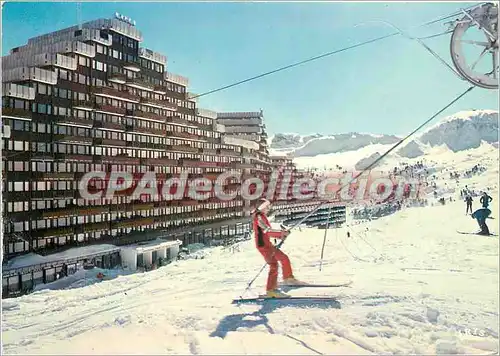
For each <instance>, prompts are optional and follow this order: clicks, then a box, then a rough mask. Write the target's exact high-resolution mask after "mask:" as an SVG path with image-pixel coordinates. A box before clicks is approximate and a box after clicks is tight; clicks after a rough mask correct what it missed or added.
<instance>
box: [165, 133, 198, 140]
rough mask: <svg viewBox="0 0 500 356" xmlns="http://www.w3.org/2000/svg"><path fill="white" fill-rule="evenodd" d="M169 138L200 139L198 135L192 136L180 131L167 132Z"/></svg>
mask: <svg viewBox="0 0 500 356" xmlns="http://www.w3.org/2000/svg"><path fill="white" fill-rule="evenodd" d="M167 136H171V137H179V138H187V139H189V140H199V139H200V137H199V136H198V135H195V134H191V133H189V132H180V131H167Z"/></svg>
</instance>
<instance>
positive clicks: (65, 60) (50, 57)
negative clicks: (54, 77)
mask: <svg viewBox="0 0 500 356" xmlns="http://www.w3.org/2000/svg"><path fill="white" fill-rule="evenodd" d="M33 61H34V63H33V64H34V65H35V66H40V67H58V68H63V69H67V70H76V68H77V62H76V58H73V57H69V56H65V55H62V54H60V53H42V54H38V55H36V56H34V57H33Z"/></svg>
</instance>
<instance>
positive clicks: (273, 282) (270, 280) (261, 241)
mask: <svg viewBox="0 0 500 356" xmlns="http://www.w3.org/2000/svg"><path fill="white" fill-rule="evenodd" d="M270 207H271V203H270V202H269V201H268V200H267V199H261V200H260V205H259V206H258V207H257V208H256V209H255V210H254V211H253V231H254V233H255V245H256V247H257V250H259V252H260V253H261V255H262V256H263V257H264V259H265V260H266V262H267V264H268V265H269V275H268V277H267V286H266V295H267V297H271V298H283V297H288V294H286V293H283V292H281V291H279V290H278V262H280V263H281V268H282V269H283V280H284V281H283V282H284V284H285V285H294V284H299V283H300V282H299V281H297V280H296V279H295V277H294V276H293V272H292V266H291V264H290V259H289V258H288V256H287V255H286V254H285V253H283V251H281V250H279V249H277V248H276V247H275V246H274V245H273V244H272V243H271V241H270V238H278V239H285V238H286V237H287V236H288V235H289V231H286V230H282V231H279V230H272V227H271V224H270V223H269V220H268V219H267V216H266V215H267V214H268V213H269V209H270Z"/></svg>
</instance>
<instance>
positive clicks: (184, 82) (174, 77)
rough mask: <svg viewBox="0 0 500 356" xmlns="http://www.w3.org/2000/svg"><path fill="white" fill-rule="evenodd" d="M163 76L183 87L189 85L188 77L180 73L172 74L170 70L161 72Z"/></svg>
mask: <svg viewBox="0 0 500 356" xmlns="http://www.w3.org/2000/svg"><path fill="white" fill-rule="evenodd" d="M163 77H164V79H165V80H167V81H169V82H172V83H175V84H180V85H183V86H185V87H187V86H189V79H188V78H186V77H183V76H182V75H178V74H174V73H172V72H167V71H165V72H163Z"/></svg>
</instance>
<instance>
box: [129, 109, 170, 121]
mask: <svg viewBox="0 0 500 356" xmlns="http://www.w3.org/2000/svg"><path fill="white" fill-rule="evenodd" d="M126 116H128V117H137V118H140V119H146V120H151V121H156V122H161V123H164V122H165V116H161V115H158V114H155V113H152V112H146V111H142V110H127V113H126Z"/></svg>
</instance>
